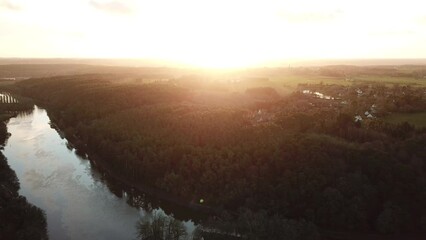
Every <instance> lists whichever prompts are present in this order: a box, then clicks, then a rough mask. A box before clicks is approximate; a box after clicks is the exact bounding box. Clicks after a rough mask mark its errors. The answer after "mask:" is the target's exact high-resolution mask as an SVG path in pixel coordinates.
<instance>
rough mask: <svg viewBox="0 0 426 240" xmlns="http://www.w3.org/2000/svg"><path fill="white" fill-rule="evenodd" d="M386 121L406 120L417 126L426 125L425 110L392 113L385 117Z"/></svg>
mask: <svg viewBox="0 0 426 240" xmlns="http://www.w3.org/2000/svg"><path fill="white" fill-rule="evenodd" d="M385 121H386V122H390V123H403V122H408V123H410V124H413V125H414V126H416V127H418V128H422V127H426V112H422V113H394V114H391V115H389V116H387V117H386V118H385Z"/></svg>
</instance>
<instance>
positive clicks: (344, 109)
mask: <svg viewBox="0 0 426 240" xmlns="http://www.w3.org/2000/svg"><path fill="white" fill-rule="evenodd" d="M350 69H351V71H355V72H361V73H362V74H366V72H368V73H370V75H372V76H370V75H368V76H367V77H366V76H365V75H362V78H363V80H362V81H354V80H353V79H360V78H361V77H359V76H358V75H355V73H352V74H353V76H350V77H347V75H348V74H346V73H345V71H348V70H347V68H346V67H341V68H339V67H338V66H336V67H331V68H330V67H325V68H323V69H321V68H320V70H319V71H317V72H315V73H310V74H311V75H312V76H313V78H314V79H316V80H315V81H313V80H309V78H304V77H300V78H299V79H298V80H297V81H298V83H297V84H294V83H293V84H294V85H293V86H292V87H291V89H292V91H291V92H292V93H288V91H287V90H288V86H286V85H285V83H282V85H281V88H285V89H287V90H285V91H283V90H282V89H281V88H278V87H277V83H276V82H273V83H271V81H270V80H268V78H263V77H262V78H259V77H257V78H244V79H243V80H242V82H238V83H237V84H238V88H236V87H235V85H233V83H232V84H231V83H230V82H229V81H226V83H223V82H219V81H217V82H216V81H209V80H207V81H206V78H204V77H200V76H199V75H193V76H187V77H181V78H174V79H168V80H165V81H146V79H144V80H142V81H134V80H132V79H130V80H129V76H128V75H126V76H125V77H123V76H120V75H108V74H104V75H93V74H89V75H76V76H62V77H49V78H38V79H29V80H23V81H19V82H17V84H15V85H14V86H13V89H14V90H15V91H16V92H17V93H19V94H20V95H24V96H27V97H31V98H34V99H35V100H36V101H39V102H42V103H43V105H42V106H43V107H46V108H47V109H48V111H49V116H50V117H51V119H52V122H54V124H55V125H56V126H57V127H58V128H59V129H61V131H63V133H64V135H65V136H66V137H67V139H69V140H70V142H71V143H72V144H74V145H75V146H76V148H77V149H78V150H79V151H82V152H83V153H84V154H85V153H89V155H90V157H92V156H94V157H95V162H96V163H97V164H99V165H102V167H103V168H105V169H107V171H110V174H111V175H113V176H126V178H128V179H129V181H128V183H130V184H132V182H133V183H135V182H143V183H146V184H147V185H150V186H152V188H153V189H156V188H157V189H161V191H165V192H167V193H170V194H171V195H169V196H173V195H175V196H177V198H181V199H184V201H186V202H189V203H191V204H193V205H192V206H194V207H195V206H202V208H203V209H206V210H210V208H209V207H210V206H212V207H213V208H214V209H220V210H222V211H221V213H216V211H214V212H215V213H214V214H213V215H214V216H212V217H211V218H210V219H208V220H205V221H203V223H202V224H203V227H205V228H206V229H207V228H209V227H211V228H212V229H223V230H222V231H223V232H228V233H232V232H237V233H240V234H241V235H240V236H244V238H245V239H280V238H282V236H286V237H287V239H319V238H322V239H356V238H355V236H357V235H358V234H362V237H366V236H374V237H376V238H378V239H392V238H393V237H401V236H404V237H410V238H411V239H420V238H421V236H424V234H426V224H425V223H426V207H425V204H424V202H426V179H425V175H426V174H425V173H426V162H425V159H426V152H425V151H424V146H425V145H426V129H425V128H422V127H417V128H416V127H414V126H413V125H412V124H410V123H388V122H386V121H385V120H384V118H385V117H386V116H389V115H390V114H394V113H420V112H424V111H426V96H425V94H424V93H425V88H424V86H425V85H424V83H422V81H423V80H421V79H420V78H418V79H415V78H413V79H415V81H417V83H418V84H417V85H404V84H403V83H404V82H401V83H399V84H398V83H396V82H394V80H392V81H390V82H387V80H385V81H386V82H385V83H383V82H381V80H377V79H376V78H375V77H376V74H375V72H374V71H379V72H380V71H384V72H385V75H384V76H382V75H383V74H382V75H381V76H380V79H382V78H384V79H385V78H386V76H387V75H386V74H392V75H389V76H387V77H388V78H392V77H393V76H399V75H398V74H400V73H398V72H395V71H393V70H392V71H388V70H383V69H379V70H377V69H376V70H374V69H373V70H371V69H367V70H365V69H363V68H356V69H355V70H353V69H352V68H350ZM263 71H267V70H263ZM301 71H306V69H305V70H304V69H301ZM415 71H418V70H417V68H416V70H415ZM317 73H318V74H326V75H327V76H333V80H332V81H331V82H328V83H327V81H326V83H324V82H322V81H321V82H320V81H319V79H324V78H322V77H321V78H316V77H317V76H316V75H315V74H317ZM380 73H383V72H380ZM401 74H406V75H407V76H417V75H416V74H422V73H419V72H415V73H410V72H409V73H407V72H406V71H405V70H404V72H403V73H401ZM410 74H411V75H410ZM321 76H322V75H321ZM336 76H337V77H336ZM403 77H406V76H405V75H404V76H403ZM366 78H368V79H370V80H368V81H365V79H366ZM123 79H124V80H123ZM259 79H260V80H259ZM337 79H341V80H339V81H340V82H339V81H337ZM348 79H349V80H348ZM374 79H376V81H375V80H374ZM304 80H306V81H304ZM413 81H414V80H413ZM305 82H308V83H305ZM283 85H284V86H283ZM229 86H230V87H229ZM227 87H229V88H230V89H233V90H234V91H235V92H232V91H229V90H228V89H227ZM211 89H213V90H211ZM235 89H237V90H235ZM241 89H244V90H243V91H241ZM200 92H202V93H203V94H200ZM206 94H207V95H208V96H209V97H208V98H207V97H203V96H202V95H206ZM100 162H102V164H101V163H100ZM111 169H113V170H111ZM121 178H122V179H123V177H121ZM133 185H134V184H133ZM163 196H166V195H163ZM407 196H409V197H407ZM166 197H167V196H166ZM201 199H202V200H203V201H202V202H203V203H202V204H196V203H197V202H200V200H201ZM204 206H208V207H204ZM197 208H198V207H197ZM319 233H321V235H322V236H321V237H320V234H319ZM351 233H352V234H351ZM204 234H205V235H204V236H207V235H206V234H208V232H206V231H205V232H204ZM286 234H287V235H286ZM362 237H361V238H362Z"/></svg>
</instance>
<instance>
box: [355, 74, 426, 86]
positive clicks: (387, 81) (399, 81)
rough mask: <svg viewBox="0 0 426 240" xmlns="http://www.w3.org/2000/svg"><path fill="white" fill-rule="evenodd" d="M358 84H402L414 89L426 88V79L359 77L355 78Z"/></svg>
mask: <svg viewBox="0 0 426 240" xmlns="http://www.w3.org/2000/svg"><path fill="white" fill-rule="evenodd" d="M354 79H355V81H356V82H376V83H383V84H386V85H393V84H401V85H412V86H414V87H426V78H418V79H416V78H410V77H390V76H359V77H355V78H354Z"/></svg>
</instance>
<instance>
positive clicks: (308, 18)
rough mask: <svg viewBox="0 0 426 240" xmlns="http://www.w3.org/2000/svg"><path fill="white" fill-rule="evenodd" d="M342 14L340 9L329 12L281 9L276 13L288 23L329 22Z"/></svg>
mask: <svg viewBox="0 0 426 240" xmlns="http://www.w3.org/2000/svg"><path fill="white" fill-rule="evenodd" d="M342 14H343V11H342V10H340V9H337V10H334V11H329V12H289V11H281V12H279V13H278V15H279V16H280V17H281V18H283V19H285V20H286V21H288V22H290V23H315V22H329V21H333V20H335V19H337V18H339V17H340V16H341V15H342Z"/></svg>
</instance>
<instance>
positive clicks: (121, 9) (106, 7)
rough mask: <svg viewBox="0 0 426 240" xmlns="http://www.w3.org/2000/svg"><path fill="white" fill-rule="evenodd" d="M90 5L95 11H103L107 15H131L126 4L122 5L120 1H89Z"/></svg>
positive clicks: (130, 10)
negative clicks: (107, 13)
mask: <svg viewBox="0 0 426 240" xmlns="http://www.w3.org/2000/svg"><path fill="white" fill-rule="evenodd" d="M89 3H90V5H91V6H92V7H94V8H95V9H98V10H100V11H105V12H109V13H114V14H123V15H126V14H130V13H132V12H133V11H132V9H131V8H130V6H128V5H127V4H125V3H123V2H122V1H121V2H120V1H116V0H113V1H107V2H105V1H102V2H101V1H99V0H90V2H89Z"/></svg>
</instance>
